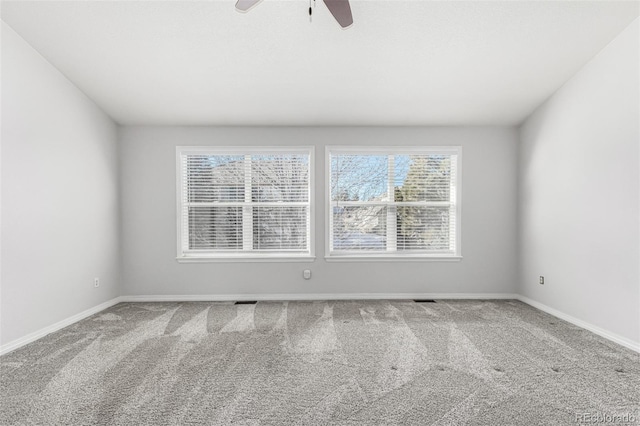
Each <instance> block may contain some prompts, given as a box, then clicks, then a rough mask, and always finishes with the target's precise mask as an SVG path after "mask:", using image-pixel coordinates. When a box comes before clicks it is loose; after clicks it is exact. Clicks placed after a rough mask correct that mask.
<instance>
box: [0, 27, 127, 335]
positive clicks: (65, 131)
mask: <svg viewBox="0 0 640 426" xmlns="http://www.w3.org/2000/svg"><path fill="white" fill-rule="evenodd" d="M116 150H117V128H116V126H115V124H114V123H113V122H112V121H111V120H110V119H109V118H108V117H107V116H106V115H105V114H104V113H103V112H102V111H100V110H99V109H98V108H97V107H96V106H95V104H94V103H93V102H92V101H91V100H89V99H88V98H87V97H86V96H85V95H84V94H83V93H82V92H80V90H78V89H77V88H76V87H75V86H74V85H73V84H72V83H71V82H69V81H68V80H67V79H66V78H65V77H64V76H63V75H62V74H60V72H59V71H58V70H56V69H55V68H54V67H53V66H51V64H49V63H48V62H47V61H46V60H45V59H44V58H42V57H41V56H40V55H39V54H38V53H37V52H36V51H35V50H33V48H31V46H29V45H28V44H27V43H26V42H25V41H24V40H23V39H22V38H20V37H19V36H18V35H17V34H16V33H15V32H14V31H13V30H12V29H11V28H10V27H8V26H7V25H6V24H5V23H2V272H1V283H2V285H1V289H0V292H1V294H0V296H1V299H2V301H1V311H2V313H1V319H2V321H1V323H2V325H1V328H0V342H1V343H2V344H6V343H8V342H11V341H14V340H16V339H18V338H21V337H24V336H25V335H27V334H29V333H32V332H36V331H38V330H40V329H42V328H44V327H47V326H50V325H52V324H54V323H56V322H58V321H61V320H64V319H67V318H69V317H71V316H73V315H76V314H78V313H80V312H82V311H84V310H86V309H89V308H92V307H94V306H96V305H99V304H100V303H102V302H105V301H107V300H109V299H112V298H114V297H116V296H118V295H119V293H120V287H119V281H120V276H119V268H118V245H117V244H118V194H117V182H118V169H117V152H116ZM94 277H99V278H100V279H101V285H100V287H98V288H94V286H93V278H94Z"/></svg>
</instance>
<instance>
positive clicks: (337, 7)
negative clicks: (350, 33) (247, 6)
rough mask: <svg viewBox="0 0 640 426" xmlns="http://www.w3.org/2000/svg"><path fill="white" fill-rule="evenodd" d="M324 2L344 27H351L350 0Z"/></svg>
mask: <svg viewBox="0 0 640 426" xmlns="http://www.w3.org/2000/svg"><path fill="white" fill-rule="evenodd" d="M239 1H240V0H239ZM324 4H326V5H327V7H328V8H329V12H331V14H332V15H333V17H334V18H336V21H338V24H340V26H341V27H342V28H349V27H350V26H351V25H352V24H353V16H351V6H350V5H349V0H324Z"/></svg>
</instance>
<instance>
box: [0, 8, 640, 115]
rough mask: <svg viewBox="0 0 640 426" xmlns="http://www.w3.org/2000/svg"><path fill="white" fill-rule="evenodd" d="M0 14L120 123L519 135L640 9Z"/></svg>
mask: <svg viewBox="0 0 640 426" xmlns="http://www.w3.org/2000/svg"><path fill="white" fill-rule="evenodd" d="M234 3H235V1H234V0H225V1H184V0H182V1H138V2H133V1H71V2H63V1H44V2H33V1H19V2H17V1H13V2H12V1H4V2H3V3H2V19H3V20H4V21H5V22H6V23H7V24H9V25H10V26H11V27H12V28H14V29H15V31H16V32H17V33H18V34H20V35H21V36H22V37H23V38H24V39H26V40H27V41H28V42H29V43H30V44H31V45H32V46H33V47H34V48H35V49H36V50H38V51H39V52H40V53H41V54H42V55H43V56H44V57H45V58H46V59H48V60H49V61H50V62H51V63H52V64H53V65H54V66H56V67H57V68H58V69H59V70H60V71H62V73H64V74H65V75H66V76H67V77H68V78H69V79H70V80H71V81H73V82H74V83H75V84H76V85H77V86H78V87H79V88H80V89H81V90H83V91H84V92H85V93H86V94H87V95H88V96H89V97H91V98H92V99H93V100H94V101H95V102H96V103H97V104H98V105H100V106H101V107H102V108H103V109H104V111H105V112H107V113H108V114H109V115H110V116H111V117H113V118H114V119H115V120H116V121H117V122H119V123H121V124H167V125H170V124H183V125H513V124H518V123H520V122H521V121H522V120H523V119H524V118H526V117H527V116H528V115H529V114H530V113H531V112H532V111H533V110H534V109H535V107H536V106H538V105H539V104H540V103H541V102H542V101H544V100H545V99H546V98H547V97H548V96H550V95H551V94H552V93H553V92H554V91H555V90H556V89H558V88H559V87H560V86H561V85H562V84H563V83H564V82H565V81H566V80H567V79H568V78H570V77H571V76H572V75H573V74H575V73H576V72H577V71H578V70H579V69H580V68H581V67H582V66H583V65H584V64H585V63H586V62H587V61H589V59H591V58H592V57H593V56H594V55H596V54H597V53H598V51H600V50H601V49H602V48H603V47H604V46H605V45H606V44H607V43H608V42H610V41H611V40H612V39H613V38H614V37H615V36H616V35H617V34H619V33H620V32H621V31H622V30H623V29H624V28H625V27H626V26H627V25H628V24H630V23H631V21H633V20H634V19H635V18H636V17H637V16H638V14H639V3H638V2H635V1H631V2H629V1H625V2H611V1H599V2H584V1H555V2H537V1H526V2H516V1H505V2H497V1H486V2H480V1H473V2H460V1H426V0H425V1H403V0H386V1H371V0H369V1H364V0H360V1H358V0H351V3H352V10H353V15H354V21H355V23H354V25H353V27H352V28H350V29H347V30H342V29H340V28H339V26H338V25H337V23H336V22H335V21H334V20H333V18H332V17H331V15H330V13H329V11H328V10H327V9H326V7H325V6H324V4H322V3H321V0H317V6H316V11H315V13H314V20H313V23H311V24H310V23H309V19H308V15H307V8H308V1H307V0H295V1H294V0H290V1H278V0H265V1H264V2H263V3H261V4H260V5H259V6H257V7H256V8H255V9H254V10H252V11H250V12H249V13H247V14H241V13H238V12H236V11H235V10H234Z"/></svg>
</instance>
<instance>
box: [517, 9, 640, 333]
mask: <svg viewBox="0 0 640 426" xmlns="http://www.w3.org/2000/svg"><path fill="white" fill-rule="evenodd" d="M638 28H639V25H638V20H637V19H636V21H635V22H634V23H633V24H632V25H631V26H630V27H628V28H627V29H626V30H625V31H624V32H623V33H621V34H620V35H619V36H618V37H617V38H616V39H615V40H613V41H612V42H611V44H610V45H609V46H607V47H606V48H605V49H604V50H603V51H601V52H600V54H598V56H596V57H595V58H594V59H593V60H592V61H591V62H590V63H589V64H587V65H586V66H585V67H584V68H583V69H582V70H581V71H580V72H579V73H578V74H576V75H575V76H574V77H573V78H572V79H571V80H570V81H569V82H567V83H566V84H565V85H564V87H562V88H561V89H560V90H559V91H558V92H557V93H556V94H555V95H554V96H553V97H552V98H551V99H549V100H548V101H547V102H546V103H545V104H543V105H542V106H541V107H540V108H539V109H538V110H537V111H536V112H535V113H534V114H533V115H532V116H531V117H530V118H529V119H528V120H527V121H526V123H525V124H524V125H523V126H522V129H521V140H522V141H521V149H520V162H519V175H520V179H519V180H520V183H519V198H520V201H519V229H520V237H519V241H520V271H521V272H520V279H519V283H520V288H519V293H521V294H522V295H524V296H526V297H529V298H531V299H534V300H535V301H538V302H540V303H543V304H545V305H547V306H549V307H551V308H554V309H557V310H559V311H561V312H564V313H566V314H569V315H571V316H574V317H575V318H578V319H581V320H583V321H586V322H588V323H591V324H593V325H596V326H598V327H601V328H603V329H605V330H608V331H610V332H613V333H615V334H618V335H619V336H622V337H625V338H627V339H631V340H633V341H635V342H640V271H639V267H640V262H639V256H640V251H639V226H638V220H639V218H640V209H639V192H640V187H639V179H640V175H639V172H638V170H639V168H640V167H639V157H638V155H639V150H638V145H639V141H640V132H639V117H640V110H639V106H638V105H639V103H640V99H639V97H638V93H639V90H640V87H639V84H638V76H639V75H640V70H639V69H638V62H639V57H638V51H639V47H638V42H639V39H640V37H639V29H638ZM539 275H544V276H545V278H546V281H545V285H539V284H538V276H539Z"/></svg>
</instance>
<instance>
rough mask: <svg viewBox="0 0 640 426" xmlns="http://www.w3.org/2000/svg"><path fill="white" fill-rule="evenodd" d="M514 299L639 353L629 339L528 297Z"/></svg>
mask: <svg viewBox="0 0 640 426" xmlns="http://www.w3.org/2000/svg"><path fill="white" fill-rule="evenodd" d="M516 299H518V300H519V301H521V302H523V303H526V304H527V305H530V306H533V307H534V308H536V309H540V310H541V311H543V312H546V313H548V314H551V315H553V316H554V317H557V318H560V319H561V320H565V321H567V322H570V323H571V324H573V325H577V326H578V327H581V328H584V329H585V330H589V331H591V332H592V333H595V334H597V335H598V336H601V337H604V338H605V339H608V340H611V341H612V342H615V343H617V344H619V345H622V346H624V347H626V348H629V349H631V350H632V351H635V352H640V343H639V342H635V341H633V340H631V339H628V338H626V337H623V336H620V335H618V334H615V333H612V332H610V331H607V330H605V329H603V328H600V327H598V326H596V325H593V324H591V323H588V322H586V321H583V320H581V319H578V318H576V317H572V316H571V315H568V314H565V313H564V312H560V311H559V310H557V309H554V308H551V307H549V306H547V305H545V304H542V303H540V302H536V301H535V300H533V299H529V298H528V297H525V296H521V295H519V294H518V295H516Z"/></svg>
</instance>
